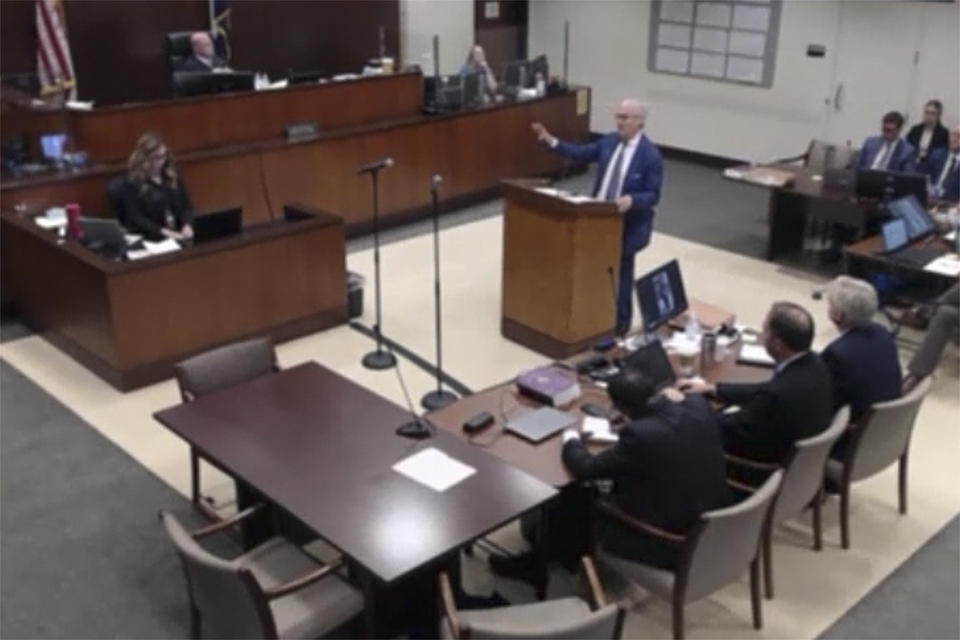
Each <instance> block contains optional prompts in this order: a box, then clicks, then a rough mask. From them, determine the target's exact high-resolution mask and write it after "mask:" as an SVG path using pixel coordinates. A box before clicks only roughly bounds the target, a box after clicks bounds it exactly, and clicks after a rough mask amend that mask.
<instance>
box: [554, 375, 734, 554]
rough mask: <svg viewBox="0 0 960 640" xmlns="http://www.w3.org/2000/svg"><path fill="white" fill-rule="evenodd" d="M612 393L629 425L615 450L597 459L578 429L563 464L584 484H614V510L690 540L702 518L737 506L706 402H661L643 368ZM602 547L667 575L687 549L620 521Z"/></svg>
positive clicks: (669, 395)
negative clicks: (688, 535) (733, 503)
mask: <svg viewBox="0 0 960 640" xmlns="http://www.w3.org/2000/svg"><path fill="white" fill-rule="evenodd" d="M607 393H609V394H610V399H611V400H612V401H613V403H614V406H616V408H617V409H618V410H619V411H620V412H621V413H623V414H624V415H625V416H626V417H627V418H628V419H629V421H630V422H629V423H628V424H627V425H626V426H624V427H623V428H622V429H620V432H619V441H618V442H617V444H616V445H614V446H613V447H611V448H609V449H607V450H605V451H603V452H602V453H599V454H597V455H593V454H591V453H590V452H589V451H587V449H586V447H584V446H583V444H582V443H581V442H580V437H579V434H578V433H577V432H576V431H575V430H572V429H571V430H568V431H566V432H564V434H563V439H564V444H563V453H562V455H563V462H564V464H565V465H566V466H567V468H568V469H569V470H570V472H571V473H572V474H573V476H574V477H575V478H576V479H577V480H589V479H595V478H604V479H611V480H613V489H612V492H611V498H612V501H613V503H614V504H615V505H616V506H617V507H619V509H620V510H621V511H623V512H624V513H625V514H627V515H628V516H632V517H634V518H636V519H638V520H641V521H642V522H644V523H645V524H647V525H652V526H653V527H655V528H657V529H660V530H664V531H667V532H669V533H675V534H679V535H684V534H685V533H686V532H687V531H688V530H689V529H690V527H692V526H693V525H694V523H695V522H696V521H697V518H698V517H699V516H700V514H701V513H703V512H705V511H710V510H712V509H718V508H721V507H725V506H727V505H728V504H730V503H731V501H732V496H731V494H730V491H729V489H728V488H727V474H726V461H725V460H724V457H723V444H722V441H721V439H720V430H719V426H718V424H717V417H716V414H715V413H714V412H713V411H712V410H711V409H710V407H709V406H708V405H707V403H706V401H705V400H704V399H703V398H702V397H700V396H690V397H684V396H683V394H682V393H680V392H679V391H677V390H676V389H667V390H665V391H664V393H663V394H661V395H655V393H656V389H655V387H654V385H653V382H652V381H651V380H650V378H648V377H647V376H646V375H644V374H643V373H641V372H640V371H637V370H635V369H627V370H626V371H624V372H623V373H622V374H620V375H618V376H616V377H614V378H613V379H612V380H610V383H609V387H608V388H607ZM600 546H601V547H602V549H603V551H604V552H606V553H609V554H611V555H614V556H618V557H621V558H624V559H626V560H631V561H635V562H642V563H644V564H650V565H653V566H656V567H660V568H663V569H672V568H673V567H674V566H675V565H676V560H677V554H678V552H679V548H680V547H679V545H677V544H674V543H671V542H668V541H666V540H664V539H662V538H658V537H655V536H654V535H650V534H647V535H644V533H643V532H641V531H639V530H638V529H635V528H633V527H630V526H628V525H626V524H624V523H623V522H621V521H619V520H616V519H614V518H612V517H608V518H605V519H604V520H603V521H602V524H601V527H600Z"/></svg>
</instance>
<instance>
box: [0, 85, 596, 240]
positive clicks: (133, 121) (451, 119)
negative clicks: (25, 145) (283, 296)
mask: <svg viewBox="0 0 960 640" xmlns="http://www.w3.org/2000/svg"><path fill="white" fill-rule="evenodd" d="M420 84H421V76H420V74H418V73H417V74H398V75H396V76H380V77H374V78H367V79H359V80H353V81H345V82H342V83H331V84H326V85H312V86H310V85H308V86H307V87H304V88H301V87H291V88H288V89H281V90H277V91H261V92H255V93H235V94H223V95H217V96H205V97H197V98H187V99H178V100H166V101H160V102H157V103H145V104H142V105H129V106H120V107H108V108H105V109H94V110H93V111H92V112H90V113H87V114H82V113H80V114H67V117H69V118H70V120H71V122H72V123H73V124H72V125H71V126H72V127H73V129H74V130H75V132H76V134H75V135H76V136H77V144H76V147H77V148H78V149H84V148H86V149H87V150H88V151H90V152H91V153H90V163H91V166H90V167H88V168H85V169H81V170H79V171H73V172H71V171H62V172H57V173H51V174H41V175H35V176H30V177H19V178H17V177H12V176H8V175H3V176H2V180H0V209H2V210H4V211H11V210H14V209H15V208H16V207H17V206H18V205H22V207H21V208H26V209H29V210H36V209H43V208H46V207H49V206H54V205H62V204H64V203H66V202H77V203H79V204H80V205H81V207H82V208H83V210H84V211H93V212H97V211H108V210H109V209H108V207H107V202H106V196H105V187H106V183H107V181H108V180H109V179H110V178H112V177H113V176H115V175H119V174H120V173H122V172H123V171H125V166H124V162H123V160H124V158H125V157H126V155H127V154H129V153H130V151H131V150H132V147H133V141H134V140H135V139H136V136H137V135H139V134H140V133H142V132H143V131H147V130H150V129H157V130H159V131H160V132H161V133H163V134H164V136H166V137H167V139H168V140H169V141H170V145H171V148H172V149H173V150H174V152H175V153H176V154H177V162H178V164H179V165H180V168H181V170H182V173H183V177H184V181H185V183H186V185H187V188H188V190H189V192H190V195H191V198H192V200H193V204H194V206H195V208H196V209H197V210H198V211H213V210H217V209H223V208H227V207H233V206H241V207H243V210H244V215H245V216H246V219H245V220H244V222H245V223H247V224H251V223H256V222H264V221H266V220H269V219H272V218H277V217H281V216H282V205H283V204H284V203H288V202H302V203H304V204H307V205H309V206H313V207H316V208H319V209H322V210H324V211H331V212H335V213H336V214H338V215H340V216H342V217H343V218H344V222H345V224H346V230H347V233H348V234H354V233H363V232H365V231H366V230H368V229H369V228H370V226H371V217H372V215H371V208H372V207H371V193H370V180H369V178H368V177H366V176H357V175H356V174H355V172H356V170H357V168H358V167H360V166H362V165H364V164H367V163H369V162H371V161H374V160H378V159H380V158H383V157H385V156H390V157H392V158H393V159H394V160H395V166H394V167H392V168H391V169H388V170H386V171H384V172H383V173H382V174H381V178H380V212H381V215H383V216H384V223H385V224H391V223H394V222H401V221H403V220H409V219H413V218H414V217H417V216H421V215H425V214H427V213H428V211H429V208H428V207H429V203H430V191H429V185H430V177H431V176H432V175H433V174H435V173H439V174H441V175H442V176H443V186H442V188H441V189H440V192H439V196H440V202H441V206H442V207H444V208H445V209H449V208H454V207H457V206H463V205H465V204H468V203H470V202H473V201H476V200H478V199H481V198H484V197H494V196H496V194H497V189H498V181H499V180H500V179H501V178H502V177H503V176H510V175H546V174H549V173H554V172H557V171H559V170H560V168H561V166H562V162H563V161H562V159H560V158H559V157H557V156H556V155H555V154H552V153H550V151H549V150H547V149H544V148H543V146H542V145H540V144H538V143H537V142H536V138H535V137H534V136H533V134H532V133H531V132H530V122H532V121H540V122H543V123H544V124H545V125H546V126H547V127H549V128H550V130H551V131H554V132H556V133H557V135H559V136H561V137H563V138H564V139H570V140H586V139H587V137H588V136H589V122H590V90H589V89H588V88H572V89H571V90H569V91H565V92H562V93H560V94H557V95H553V96H547V97H544V98H538V99H533V100H529V101H523V102H515V103H514V102H504V103H497V104H490V105H486V106H484V107H480V108H477V109H474V110H469V111H462V112H455V113H449V114H443V115H423V114H422V113H421V112H420V108H421V104H422V97H421V90H420ZM9 113H10V112H9V110H7V109H6V108H5V110H4V116H3V124H4V135H9V134H10V133H15V132H16V131H15V130H14V129H13V128H12V127H8V126H7V122H8V120H9V121H10V122H11V124H13V123H14V122H15V120H14V119H12V118H11V116H10V115H8V114H9ZM20 115H22V114H20ZM21 120H22V119H21ZM303 120H314V121H316V122H317V123H318V125H319V127H320V134H319V135H318V136H316V137H313V138H307V139H299V140H288V139H287V138H286V137H285V136H284V130H283V128H284V125H285V124H289V123H291V122H297V121H303ZM16 122H18V123H19V126H20V128H21V131H24V132H26V133H31V132H30V131H29V128H30V126H31V125H30V123H29V122H22V121H20V120H17V121H16ZM34 125H36V126H40V125H39V124H37V123H34ZM44 126H49V123H47V124H46V125H44ZM46 130H47V131H49V130H50V129H49V128H47V129H46ZM32 133H39V131H33V132H32Z"/></svg>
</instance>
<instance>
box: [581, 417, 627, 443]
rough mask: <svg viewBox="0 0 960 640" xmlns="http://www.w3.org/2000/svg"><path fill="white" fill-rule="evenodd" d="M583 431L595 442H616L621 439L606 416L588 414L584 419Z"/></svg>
mask: <svg viewBox="0 0 960 640" xmlns="http://www.w3.org/2000/svg"><path fill="white" fill-rule="evenodd" d="M583 433H584V434H585V435H586V436H587V437H588V438H590V440H592V441H594V442H616V441H617V440H618V439H619V438H618V437H617V434H615V433H614V432H613V430H612V429H611V428H610V421H609V420H607V419H606V418H595V417H594V416H586V417H585V418H584V419H583Z"/></svg>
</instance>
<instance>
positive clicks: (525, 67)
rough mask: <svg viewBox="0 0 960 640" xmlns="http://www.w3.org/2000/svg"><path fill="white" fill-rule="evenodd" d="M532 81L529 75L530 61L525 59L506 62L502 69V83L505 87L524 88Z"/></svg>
mask: <svg viewBox="0 0 960 640" xmlns="http://www.w3.org/2000/svg"><path fill="white" fill-rule="evenodd" d="M532 82H533V76H531V75H530V63H529V62H527V61H526V60H513V61H512V62H508V63H507V66H506V67H505V68H504V70H503V84H504V85H505V86H507V87H513V88H521V89H522V88H524V87H527V86H529V85H530V84H531V83H532Z"/></svg>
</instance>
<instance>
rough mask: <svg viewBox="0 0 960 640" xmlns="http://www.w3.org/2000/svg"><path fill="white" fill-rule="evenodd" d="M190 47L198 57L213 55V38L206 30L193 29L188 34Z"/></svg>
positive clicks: (210, 56)
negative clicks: (192, 31) (193, 30)
mask: <svg viewBox="0 0 960 640" xmlns="http://www.w3.org/2000/svg"><path fill="white" fill-rule="evenodd" d="M190 48H191V49H193V55H195V56H197V57H198V58H212V57H213V40H212V39H211V38H210V34H209V33H207V32H206V31H195V32H194V33H192V34H191V35H190Z"/></svg>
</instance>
